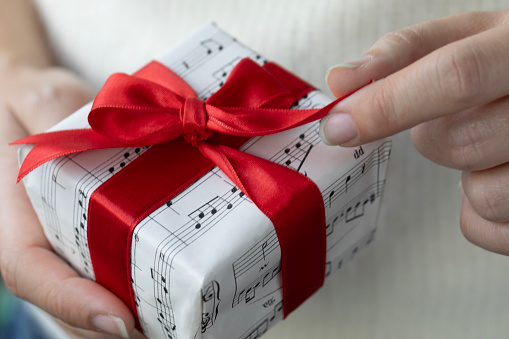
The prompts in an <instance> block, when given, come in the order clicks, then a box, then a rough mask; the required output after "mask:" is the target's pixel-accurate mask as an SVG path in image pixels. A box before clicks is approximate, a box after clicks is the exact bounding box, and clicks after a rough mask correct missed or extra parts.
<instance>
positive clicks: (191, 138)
mask: <svg viewBox="0 0 509 339" xmlns="http://www.w3.org/2000/svg"><path fill="white" fill-rule="evenodd" d="M207 119H208V117H207V109H206V105H205V103H204V102H203V101H201V100H200V99H198V98H196V97H188V98H186V100H185V102H184V105H182V107H181V109H180V120H181V121H182V129H183V131H184V140H185V141H186V142H187V143H188V144H190V145H191V146H193V147H198V142H200V141H203V140H206V139H209V138H210V137H211V136H212V135H213V134H214V132H213V131H210V130H207Z"/></svg>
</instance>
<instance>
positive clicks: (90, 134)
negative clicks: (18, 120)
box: [10, 129, 123, 182]
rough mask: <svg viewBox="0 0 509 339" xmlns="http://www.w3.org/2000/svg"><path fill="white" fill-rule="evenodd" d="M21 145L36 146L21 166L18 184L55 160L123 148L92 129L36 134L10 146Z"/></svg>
mask: <svg viewBox="0 0 509 339" xmlns="http://www.w3.org/2000/svg"><path fill="white" fill-rule="evenodd" d="M20 144H35V146H34V148H32V149H31V150H30V152H29V153H28V154H27V156H26V157H25V160H24V161H23V163H22V164H21V167H20V170H19V173H18V178H17V182H19V181H21V179H23V178H24V177H25V176H26V175H27V174H28V173H30V172H32V171H33V170H34V169H36V168H37V167H39V166H40V165H42V164H44V163H46V162H48V161H50V160H53V159H55V158H58V157H61V156H64V155H69V154H74V153H78V152H83V151H89V150H93V149H103V148H113V147H122V146H123V145H121V144H120V143H119V142H118V141H113V140H109V139H106V138H105V137H103V136H102V135H100V134H98V133H96V132H94V131H93V130H91V129H78V130H64V131H57V132H51V133H44V134H36V135H32V136H28V137H26V138H22V139H19V140H16V141H14V142H12V143H10V145H20Z"/></svg>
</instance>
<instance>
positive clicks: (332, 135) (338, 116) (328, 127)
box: [319, 113, 358, 146]
mask: <svg viewBox="0 0 509 339" xmlns="http://www.w3.org/2000/svg"><path fill="white" fill-rule="evenodd" d="M319 134H320V137H321V138H322V141H323V143H324V144H326V145H329V146H333V145H342V144H345V143H347V142H349V141H351V140H353V139H355V138H356V137H357V134H358V133H357V128H356V127H355V124H354V122H353V120H352V117H351V116H350V115H349V114H346V113H335V114H330V115H328V116H326V117H325V118H323V119H322V121H321V123H320V130H319Z"/></svg>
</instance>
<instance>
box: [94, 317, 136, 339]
mask: <svg viewBox="0 0 509 339" xmlns="http://www.w3.org/2000/svg"><path fill="white" fill-rule="evenodd" d="M92 325H94V326H95V328H97V329H98V330H100V331H102V332H105V333H108V334H113V335H116V336H119V337H122V338H129V334H128V333H127V328H126V327H125V324H124V321H123V320H122V319H120V318H118V317H114V316H112V315H96V316H95V317H94V318H93V319H92Z"/></svg>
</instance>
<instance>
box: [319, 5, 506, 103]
mask: <svg viewBox="0 0 509 339" xmlns="http://www.w3.org/2000/svg"><path fill="white" fill-rule="evenodd" d="M501 17H502V15H501V14H499V13H497V12H475V13H474V12H472V13H462V14H459V15H455V16H452V17H448V18H444V19H439V20H434V21H428V22H424V23H420V24H417V25H413V26H410V27H406V28H403V29H400V30H398V31H394V32H390V33H388V34H386V35H385V36H383V37H382V38H381V39H380V40H378V41H377V42H376V43H375V44H374V45H373V46H372V47H371V49H370V50H369V51H368V52H367V53H366V54H365V56H364V57H362V58H361V59H359V60H355V61H349V62H346V63H343V64H340V65H336V66H333V67H331V68H330V69H329V70H328V71H327V74H326V76H325V78H326V80H327V83H328V84H329V87H330V89H331V91H332V93H333V94H334V96H336V97H337V98H339V97H342V96H344V95H347V94H348V93H351V92H353V91H354V90H356V89H358V88H360V87H362V86H363V85H365V84H367V83H369V81H370V80H379V79H382V78H385V77H386V76H388V75H390V74H392V73H394V72H396V71H399V70H400V69H402V68H404V67H406V66H408V65H410V64H411V63H413V62H415V61H417V60H418V59H420V58H422V57H424V56H425V55H427V54H429V53H431V52H433V51H434V50H436V49H438V48H440V47H442V46H445V45H447V44H449V43H451V42H454V41H457V40H461V39H464V38H466V37H467V36H469V35H473V34H477V33H480V32H483V31H485V30H487V29H490V28H492V27H494V26H495V25H496V24H497V23H498V20H499V18H501Z"/></svg>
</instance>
